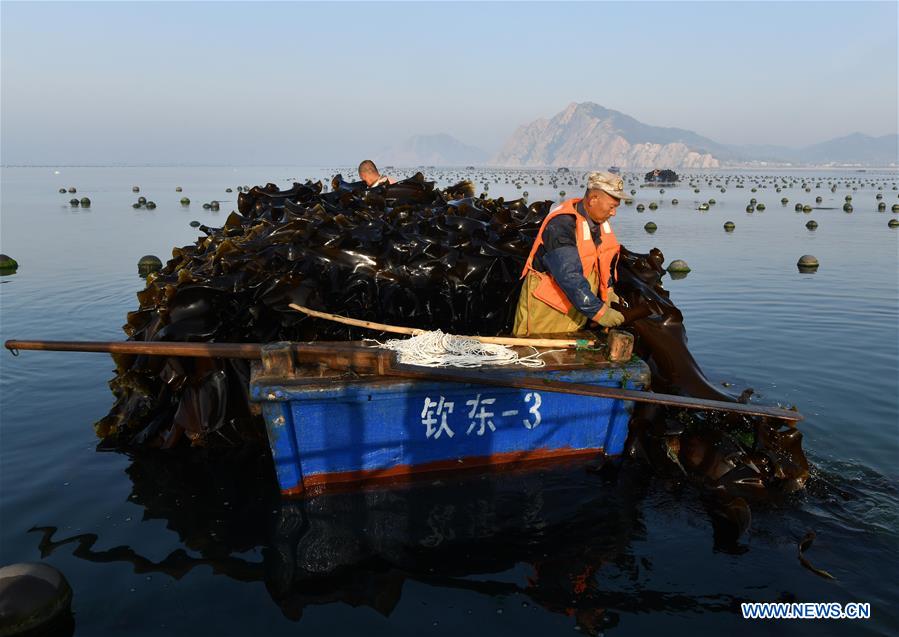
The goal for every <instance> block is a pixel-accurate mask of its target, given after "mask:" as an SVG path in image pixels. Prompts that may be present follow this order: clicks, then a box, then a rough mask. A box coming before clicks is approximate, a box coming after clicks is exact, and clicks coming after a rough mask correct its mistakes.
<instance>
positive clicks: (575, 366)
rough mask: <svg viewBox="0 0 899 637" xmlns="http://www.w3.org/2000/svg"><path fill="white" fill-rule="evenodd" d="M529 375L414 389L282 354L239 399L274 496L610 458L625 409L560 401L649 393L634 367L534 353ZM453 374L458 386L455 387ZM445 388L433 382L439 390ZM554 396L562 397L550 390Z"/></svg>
mask: <svg viewBox="0 0 899 637" xmlns="http://www.w3.org/2000/svg"><path fill="white" fill-rule="evenodd" d="M542 357H543V359H544V361H545V363H546V365H545V366H544V367H541V368H536V369H535V368H526V367H523V366H518V365H512V366H509V365H490V364H487V365H483V366H481V367H478V368H476V369H464V370H453V369H446V368H444V369H430V370H427V372H422V373H421V377H420V378H415V371H414V369H413V368H412V367H406V368H403V367H402V366H400V367H399V369H400V370H401V371H403V372H404V374H405V376H406V377H390V376H384V375H382V374H377V373H362V374H358V373H350V374H348V373H347V372H346V371H341V370H339V369H335V367H339V366H330V367H327V368H322V367H320V366H318V365H303V364H297V362H296V360H295V356H294V349H293V348H291V346H290V344H282V345H277V344H275V345H273V346H266V347H264V348H263V350H262V355H261V360H260V361H257V362H254V363H253V366H252V375H251V379H250V397H251V399H252V400H253V401H256V402H258V403H259V404H260V405H261V407H262V414H263V417H264V420H265V427H266V431H267V434H268V440H269V443H270V445H271V451H272V456H273V458H274V463H275V470H276V473H277V477H278V483H279V485H280V489H281V493H282V495H284V496H296V495H301V494H308V493H310V492H317V491H321V490H323V489H324V488H329V489H330V488H333V487H338V488H339V487H354V486H355V485H360V484H366V483H368V484H371V483H379V482H381V483H383V482H385V481H390V482H396V481H403V480H407V479H411V478H414V477H417V476H422V475H426V474H434V473H436V472H446V471H452V472H458V471H465V470H478V469H483V468H485V467H492V466H495V465H503V466H508V467H515V466H521V465H525V464H531V463H551V462H553V461H558V460H566V459H573V458H583V459H589V458H593V459H595V461H596V464H597V465H600V464H602V463H604V462H606V461H608V460H609V459H612V458H615V457H618V456H620V455H621V454H622V453H623V451H624V443H625V439H626V438H627V432H628V421H629V420H630V416H631V412H632V410H633V404H634V403H633V401H630V400H625V399H621V398H613V397H605V396H588V395H579V394H573V393H562V392H560V391H559V386H560V385H564V384H566V383H568V384H570V387H571V388H578V389H583V387H584V386H587V387H595V388H620V389H625V390H631V391H633V390H642V389H644V388H647V387H649V367H648V366H647V365H646V363H645V362H644V361H642V360H641V359H639V358H637V357H633V358H632V359H631V360H627V361H625V362H620V363H615V362H610V361H608V360H606V357H605V356H604V355H603V353H602V352H601V351H599V350H577V349H566V350H562V351H551V350H545V351H544V352H543V356H542ZM460 372H461V373H464V377H465V378H464V379H465V380H467V381H468V382H458V381H459V379H460V377H459V374H460ZM447 380H449V381H453V382H445V381H447ZM562 389H564V386H563V387H562Z"/></svg>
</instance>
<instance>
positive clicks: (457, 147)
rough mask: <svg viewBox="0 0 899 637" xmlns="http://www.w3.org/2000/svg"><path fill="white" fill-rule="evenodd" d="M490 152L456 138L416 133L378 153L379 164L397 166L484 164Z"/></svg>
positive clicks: (443, 134) (441, 134)
mask: <svg viewBox="0 0 899 637" xmlns="http://www.w3.org/2000/svg"><path fill="white" fill-rule="evenodd" d="M487 157H488V155H487V153H486V152H485V151H483V150H481V149H480V148H476V147H474V146H469V145H467V144H463V143H462V142H460V141H459V140H458V139H456V138H455V137H452V136H451V135H447V134H445V133H440V134H438V135H415V136H413V137H410V138H409V139H407V140H405V141H404V142H402V143H400V144H397V145H396V146H393V147H391V148H388V149H386V150H384V151H383V152H381V153H379V154H378V155H376V157H375V159H376V161H377V163H379V164H381V163H383V164H396V165H398V166H419V165H427V166H463V165H466V164H484V163H485V162H486V161H487Z"/></svg>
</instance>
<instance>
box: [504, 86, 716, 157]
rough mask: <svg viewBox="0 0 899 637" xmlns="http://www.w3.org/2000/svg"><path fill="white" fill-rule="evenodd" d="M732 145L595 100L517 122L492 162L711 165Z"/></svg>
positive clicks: (572, 104)
mask: <svg viewBox="0 0 899 637" xmlns="http://www.w3.org/2000/svg"><path fill="white" fill-rule="evenodd" d="M732 155H733V151H732V150H731V149H730V148H728V147H726V146H724V145H722V144H718V143H716V142H714V141H712V140H710V139H708V138H706V137H702V136H701V135H697V134H696V133H694V132H692V131H688V130H683V129H680V128H661V127H658V126H649V125H647V124H643V123H642V122H639V121H637V120H636V119H634V118H633V117H630V116H628V115H625V114H624V113H619V112H618V111H613V110H611V109H607V108H603V107H602V106H600V105H599V104H594V103H592V102H584V103H582V104H578V103H576V102H572V103H571V104H569V105H568V107H567V108H566V109H565V110H564V111H562V112H561V113H558V114H557V115H555V116H554V117H553V118H552V119H550V120H546V119H538V120H536V121H534V122H531V123H530V124H525V125H524V126H520V127H519V128H518V130H516V131H515V133H514V134H513V135H512V137H511V138H510V139H509V140H508V141H507V142H506V143H505V145H504V146H503V148H502V149H501V150H500V151H499V153H497V155H496V156H495V157H493V159H492V161H491V163H492V164H495V165H498V166H583V167H593V166H612V165H614V166H620V167H622V168H653V167H657V166H664V167H668V168H716V167H718V166H719V165H720V161H721V160H722V159H724V158H731V156H732Z"/></svg>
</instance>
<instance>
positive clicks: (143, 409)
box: [97, 173, 807, 484]
mask: <svg viewBox="0 0 899 637" xmlns="http://www.w3.org/2000/svg"><path fill="white" fill-rule="evenodd" d="M324 190H325V189H324V188H323V185H322V184H321V183H320V182H318V183H312V182H306V183H302V184H301V183H294V184H293V186H292V187H291V188H289V189H288V190H284V191H282V190H280V189H279V188H278V187H277V186H276V185H275V184H271V183H270V184H267V185H265V186H261V187H260V186H257V187H254V188H245V189H242V191H240V192H239V194H238V200H237V210H236V211H234V212H232V213H231V214H230V215H229V216H228V217H227V219H226V220H225V222H224V225H223V226H222V227H220V228H211V227H207V226H203V225H201V226H200V227H199V229H200V231H202V232H203V236H202V237H200V238H199V239H197V241H196V242H195V243H194V244H193V245H188V246H183V247H181V248H175V249H174V250H173V251H172V259H171V260H169V262H168V263H167V264H166V265H165V266H164V267H163V268H162V269H161V270H159V271H158V272H155V273H153V274H150V275H149V276H148V277H147V286H146V288H145V289H144V290H142V291H141V292H139V293H138V295H137V296H138V300H139V302H140V307H139V308H138V309H137V310H136V311H134V312H131V313H129V314H128V321H127V324H126V325H125V326H124V330H125V332H126V333H127V334H128V336H129V337H130V339H132V340H136V341H215V342H259V343H265V342H272V341H281V340H290V341H314V340H355V339H360V338H364V337H371V336H373V334H372V333H371V332H367V331H362V330H359V329H357V328H352V327H347V326H345V325H339V324H335V323H332V322H328V321H322V320H319V319H314V318H310V317H308V316H306V315H303V314H300V313H298V312H295V311H294V310H292V309H290V308H289V304H291V303H296V304H299V305H303V306H307V307H311V308H314V309H319V310H323V311H326V312H330V313H335V314H340V315H344V316H351V317H354V318H358V319H363V320H370V321H376V322H381V323H388V324H394V325H402V326H407V327H416V328H422V329H438V328H439V329H441V330H443V331H445V332H450V333H456V334H500V333H507V332H508V331H509V330H510V328H511V324H512V319H513V313H514V310H515V306H516V302H517V298H518V292H519V286H520V279H519V277H520V273H521V268H522V266H523V263H524V260H525V257H526V256H527V254H528V252H529V250H530V247H531V245H532V243H533V240H534V237H535V235H536V232H537V230H538V228H539V226H540V223H541V222H542V220H543V218H544V217H545V215H546V214H547V212H548V210H549V208H550V206H551V202H549V201H542V202H535V203H532V204H530V205H528V204H527V203H526V202H525V201H524V200H514V201H505V200H503V199H502V198H498V199H489V198H487V197H486V196H482V197H480V198H476V197H474V196H473V193H474V187H473V185H472V184H471V183H470V182H467V181H463V182H460V183H459V184H457V185H455V186H451V187H449V188H446V189H444V190H440V189H437V188H435V185H434V183H433V182H429V181H426V180H425V178H424V176H423V175H422V174H421V173H418V174H416V175H415V176H413V177H411V178H410V179H407V180H404V181H400V182H398V183H396V184H390V185H383V186H379V187H376V188H372V189H367V188H366V186H365V184H364V183H362V182H347V181H344V180H343V179H342V178H341V176H340V175H338V176H336V177H335V178H334V179H333V180H332V183H331V188H330V191H329V192H324ZM663 261H664V257H663V256H662V254H661V252H659V251H658V250H653V251H652V252H651V253H650V254H646V255H642V254H636V253H631V252H629V251H627V250H623V251H622V258H621V259H619V264H618V283H617V284H616V291H617V292H618V294H619V296H620V297H621V298H622V299H624V300H625V301H626V303H627V307H625V308H622V311H623V312H624V313H625V315H626V316H627V317H628V318H629V319H630V320H631V321H632V323H631V326H632V329H633V330H634V331H635V333H636V334H637V336H638V343H637V347H638V352H639V354H640V355H641V356H643V357H644V358H646V359H647V361H648V362H649V364H650V366H651V367H652V371H653V388H654V389H655V390H657V391H666V392H672V393H680V394H684V395H690V396H695V397H700V398H712V399H716V400H730V401H735V400H736V399H734V398H733V397H731V396H729V395H727V394H724V393H723V392H721V391H719V390H717V389H716V388H715V387H713V386H712V384H711V383H710V382H709V381H708V380H707V379H706V378H705V376H704V375H703V374H702V372H701V370H700V369H699V366H698V365H697V364H696V361H695V359H693V357H692V356H691V355H690V353H689V351H688V350H687V348H686V333H685V330H684V328H683V321H682V316H681V313H680V312H679V310H678V309H677V308H676V307H675V306H674V305H673V304H672V303H671V301H670V300H669V298H668V293H667V292H666V291H665V290H664V288H663V287H662V286H661V283H660V281H661V276H662V275H663V274H664V272H665V271H664V268H663V267H662V263H663ZM116 364H117V375H116V377H115V378H114V379H113V380H112V381H111V383H110V385H111V387H112V389H113V392H114V393H115V395H116V397H117V401H116V404H115V405H114V406H113V408H112V409H111V411H110V413H109V415H108V416H106V417H105V418H104V419H102V420H101V421H100V422H99V423H97V432H98V434H99V435H100V436H101V437H103V438H104V439H106V443H107V444H108V445H111V446H118V447H129V446H155V447H164V448H169V447H173V446H175V445H180V444H184V443H185V442H187V443H189V444H191V445H194V446H219V445H225V446H228V445H240V444H243V442H244V441H246V440H256V441H259V440H264V437H265V433H264V427H263V426H262V423H261V419H259V418H258V417H257V416H255V415H254V413H253V408H252V407H251V405H250V402H249V400H248V396H247V391H248V380H249V365H248V364H247V362H246V361H243V360H238V359H179V358H163V357H145V356H133V355H128V356H125V355H120V356H117V357H116ZM665 413H666V412H664V411H663V410H659V409H655V410H650V411H646V410H643V411H640V412H638V415H640V416H641V418H643V419H644V420H646V421H648V422H663V421H664V420H665V418H666V417H667V416H666V415H665ZM650 416H651V417H650ZM716 422H719V421H716ZM719 424H720V425H721V426H722V427H726V426H729V425H728V423H726V422H724V421H720V423H719ZM739 426H740V427H744V428H745V427H746V421H744V420H741V421H740V423H739ZM759 426H762V425H759ZM764 426H765V427H768V428H770V427H771V425H767V424H766V425H764ZM750 429H751V427H750ZM637 430H638V431H646V432H648V434H647V435H648V436H649V438H647V439H648V440H650V442H649V443H647V445H645V446H646V447H647V448H652V447H653V446H654V445H655V444H656V442H657V439H658V435H657V432H656V431H655V430H654V429H652V428H649V429H646V428H645V427H644V428H643V429H642V430H641V429H639V428H638V429H637ZM714 435H717V434H714ZM722 435H723V434H722ZM753 435H754V436H755V440H766V441H770V440H773V438H772V435H769V434H768V433H766V434H764V435H763V434H761V433H759V431H758V430H753ZM797 435H798V432H797ZM775 446H776V445H775ZM787 446H788V447H789V448H790V449H792V448H793V447H792V446H791V445H790V444H788V445H787ZM796 448H797V449H798V442H797V446H796ZM741 453H742V454H743V456H741V457H746V458H749V457H750V456H751V454H752V453H756V454H762V455H764V454H766V453H768V452H767V451H766V450H765V448H760V447H759V444H755V443H754V445H752V446H748V447H746V448H741ZM798 453H799V454H800V455H801V450H799V451H798ZM650 455H651V454H650ZM675 455H677V454H675ZM769 455H771V454H769ZM692 457H693V456H690V457H689V458H692ZM728 458H729V460H728V462H731V461H733V455H731V456H728ZM686 460H687V458H685V459H681V460H679V462H680V464H681V465H682V468H683V467H687V469H689V470H690V471H692V472H693V473H696V474H698V475H702V476H705V477H704V478H703V479H704V480H706V481H707V482H709V484H712V483H715V484H717V483H720V478H721V476H720V475H718V474H717V472H711V474H709V473H708V472H707V471H706V472H705V473H703V471H705V470H704V468H703V467H704V465H703V464H702V463H698V464H697V465H696V466H695V467H694V466H693V465H690V466H689V467H688V466H687V465H689V462H686ZM802 461H803V462H804V457H802ZM740 462H741V460H739V459H738V460H737V461H736V464H740ZM752 462H755V465H759V464H762V465H765V466H769V465H772V466H774V467H775V469H774V470H773V471H772V472H769V473H765V474H764V475H763V478H764V479H765V480H769V482H771V483H772V484H773V482H778V484H780V483H784V482H786V481H787V480H794V481H796V482H801V481H804V479H805V477H804V475H801V474H802V471H801V467H800V469H797V471H795V472H793V471H785V470H783V465H784V463H782V462H781V463H780V464H778V463H779V462H780V461H779V460H776V459H775V460H773V461H772V460H771V459H770V458H768V460H766V462H767V463H768V464H765V463H764V462H762V461H761V460H757V461H756V460H753V461H752ZM801 464H802V463H797V467H799V466H800V465H801ZM755 465H754V466H755ZM805 470H806V472H807V465H805ZM766 484H767V483H766Z"/></svg>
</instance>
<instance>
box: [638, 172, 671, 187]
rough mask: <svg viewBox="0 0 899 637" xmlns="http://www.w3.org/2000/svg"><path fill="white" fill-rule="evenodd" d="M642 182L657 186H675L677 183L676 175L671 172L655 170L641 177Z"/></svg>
mask: <svg viewBox="0 0 899 637" xmlns="http://www.w3.org/2000/svg"><path fill="white" fill-rule="evenodd" d="M643 180H644V181H645V182H646V183H647V184H652V185H659V184H676V183H677V181H678V176H677V173H676V172H674V171H673V170H668V169H665V170H659V169H658V168H656V169H655V170H651V171H649V172H648V173H646V174H645V175H644V176H643Z"/></svg>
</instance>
